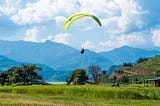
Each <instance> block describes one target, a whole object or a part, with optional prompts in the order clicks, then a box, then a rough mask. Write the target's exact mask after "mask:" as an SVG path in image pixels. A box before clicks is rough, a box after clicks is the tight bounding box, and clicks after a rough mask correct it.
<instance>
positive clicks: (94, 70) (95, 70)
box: [88, 65, 101, 84]
mask: <svg viewBox="0 0 160 106" xmlns="http://www.w3.org/2000/svg"><path fill="white" fill-rule="evenodd" d="M88 71H89V72H90V74H91V76H92V78H93V82H94V84H98V83H99V80H98V77H100V75H101V68H100V67H99V66H95V65H91V66H89V67H88Z"/></svg>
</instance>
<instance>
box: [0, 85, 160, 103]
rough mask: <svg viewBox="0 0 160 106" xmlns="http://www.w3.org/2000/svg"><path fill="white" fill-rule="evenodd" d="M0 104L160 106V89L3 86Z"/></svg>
mask: <svg viewBox="0 0 160 106" xmlns="http://www.w3.org/2000/svg"><path fill="white" fill-rule="evenodd" d="M0 98H1V99H0V104H1V105H16V106H22V105H24V106H37V105H41V106H52V105H53V106H54V105H60V106H76V105H78V106H86V105H92V106H106V105H107V106H108V105H109V106H117V105H118V106H124V105H127V106H144V105H145V106H146V105H150V106H157V104H160V101H159V100H160V89H159V88H155V87H144V86H143V85H138V86H137V85H127V86H126V85H122V86H121V87H110V85H77V86H74V85H68V86H67V85H46V86H14V87H13V86H3V87H2V86H1V87H0Z"/></svg>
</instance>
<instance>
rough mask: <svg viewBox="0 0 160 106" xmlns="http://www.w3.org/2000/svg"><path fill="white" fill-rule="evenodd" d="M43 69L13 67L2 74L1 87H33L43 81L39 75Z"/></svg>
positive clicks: (25, 66) (26, 66)
mask: <svg viewBox="0 0 160 106" xmlns="http://www.w3.org/2000/svg"><path fill="white" fill-rule="evenodd" d="M40 70H41V68H39V67H37V66H36V65H22V66H20V67H11V68H10V69H8V70H7V71H4V72H2V73H0V84H1V85H13V84H14V85H32V84H34V83H35V84H38V83H41V82H42V81H43V79H42V77H41V76H40V75H38V71H40Z"/></svg>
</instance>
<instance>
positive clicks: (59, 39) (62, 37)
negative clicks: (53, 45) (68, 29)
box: [49, 33, 71, 45]
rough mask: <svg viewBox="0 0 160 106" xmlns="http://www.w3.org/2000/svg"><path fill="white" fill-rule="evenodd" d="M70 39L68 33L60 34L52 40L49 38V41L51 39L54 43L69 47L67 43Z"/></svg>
mask: <svg viewBox="0 0 160 106" xmlns="http://www.w3.org/2000/svg"><path fill="white" fill-rule="evenodd" d="M70 38H71V35H69V34H68V33H60V34H57V35H55V37H54V39H53V37H52V36H50V38H49V39H50V40H51V39H53V41H54V42H58V43H63V44H67V45H70V43H69V39H70Z"/></svg>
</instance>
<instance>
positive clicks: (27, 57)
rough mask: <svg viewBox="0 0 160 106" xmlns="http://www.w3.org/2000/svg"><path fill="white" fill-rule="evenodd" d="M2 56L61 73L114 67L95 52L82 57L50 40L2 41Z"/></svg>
mask: <svg viewBox="0 0 160 106" xmlns="http://www.w3.org/2000/svg"><path fill="white" fill-rule="evenodd" d="M0 55H3V56H7V57H9V58H11V59H13V60H15V61H18V62H28V63H35V64H44V65H46V66H49V67H51V68H54V69H55V70H59V71H61V70H63V71H66V70H73V69H75V68H86V67H88V66H89V65H99V66H101V67H102V68H103V69H108V68H109V66H110V65H112V61H110V60H108V59H107V58H104V57H103V56H101V55H99V54H97V53H95V52H92V51H89V50H86V51H85V53H84V54H83V55H82V54H80V52H79V50H77V49H74V48H72V47H70V46H68V45H64V44H61V43H56V42H52V41H49V40H48V41H46V42H44V43H35V42H27V41H0Z"/></svg>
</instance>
